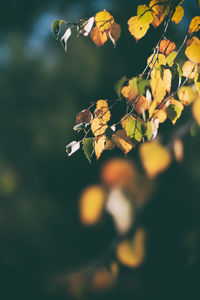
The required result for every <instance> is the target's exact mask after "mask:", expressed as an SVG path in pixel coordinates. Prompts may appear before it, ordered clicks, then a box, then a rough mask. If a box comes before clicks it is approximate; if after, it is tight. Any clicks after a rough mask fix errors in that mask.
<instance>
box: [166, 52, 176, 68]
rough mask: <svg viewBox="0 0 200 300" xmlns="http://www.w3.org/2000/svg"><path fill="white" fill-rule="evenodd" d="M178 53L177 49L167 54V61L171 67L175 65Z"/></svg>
mask: <svg viewBox="0 0 200 300" xmlns="http://www.w3.org/2000/svg"><path fill="white" fill-rule="evenodd" d="M176 55H177V53H176V51H173V52H171V53H170V54H169V55H168V56H167V59H166V62H167V64H168V65H169V66H170V67H172V66H173V64H174V60H175V58H176Z"/></svg>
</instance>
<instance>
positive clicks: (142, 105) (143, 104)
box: [134, 95, 149, 115]
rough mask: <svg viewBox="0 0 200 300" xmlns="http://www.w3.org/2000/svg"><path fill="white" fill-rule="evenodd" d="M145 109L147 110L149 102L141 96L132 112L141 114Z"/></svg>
mask: <svg viewBox="0 0 200 300" xmlns="http://www.w3.org/2000/svg"><path fill="white" fill-rule="evenodd" d="M147 109H149V101H148V100H147V99H146V98H145V97H144V96H143V95H141V96H140V97H139V99H138V100H137V103H136V105H135V107H134V110H135V111H136V112H137V113H138V114H139V115H141V114H143V113H144V112H145V111H146V110H147Z"/></svg>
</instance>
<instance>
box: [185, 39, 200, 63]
mask: <svg viewBox="0 0 200 300" xmlns="http://www.w3.org/2000/svg"><path fill="white" fill-rule="evenodd" d="M185 55H186V56H187V58H189V59H190V60H191V61H193V62H194V63H196V64H199V63H200V40H199V39H198V38H197V37H196V36H193V37H192V38H191V39H190V40H189V41H188V42H187V48H186V50H185Z"/></svg>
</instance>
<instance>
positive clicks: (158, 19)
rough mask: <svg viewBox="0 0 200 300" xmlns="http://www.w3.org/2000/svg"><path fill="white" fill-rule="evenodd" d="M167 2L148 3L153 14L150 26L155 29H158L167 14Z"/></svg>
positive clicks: (161, 0)
mask: <svg viewBox="0 0 200 300" xmlns="http://www.w3.org/2000/svg"><path fill="white" fill-rule="evenodd" d="M167 5H168V3H167V1H165V0H151V1H150V3H149V7H151V8H152V11H153V13H154V19H153V21H152V25H153V26H154V27H155V28H156V27H158V26H159V25H160V24H161V23H162V22H163V20H164V18H165V15H166V13H167V10H166V8H167Z"/></svg>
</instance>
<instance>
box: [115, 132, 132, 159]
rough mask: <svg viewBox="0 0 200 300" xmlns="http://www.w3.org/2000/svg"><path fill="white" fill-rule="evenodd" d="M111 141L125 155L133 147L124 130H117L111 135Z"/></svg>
mask: <svg viewBox="0 0 200 300" xmlns="http://www.w3.org/2000/svg"><path fill="white" fill-rule="evenodd" d="M113 141H114V143H115V144H116V146H117V147H119V148H120V149H121V150H122V151H123V152H124V153H125V154H127V153H128V152H129V151H131V149H132V148H133V146H134V145H133V143H132V142H131V140H130V139H129V138H128V136H127V135H126V131H125V129H122V130H118V131H117V132H116V133H115V134H113Z"/></svg>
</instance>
